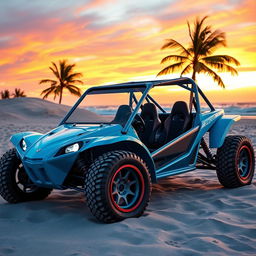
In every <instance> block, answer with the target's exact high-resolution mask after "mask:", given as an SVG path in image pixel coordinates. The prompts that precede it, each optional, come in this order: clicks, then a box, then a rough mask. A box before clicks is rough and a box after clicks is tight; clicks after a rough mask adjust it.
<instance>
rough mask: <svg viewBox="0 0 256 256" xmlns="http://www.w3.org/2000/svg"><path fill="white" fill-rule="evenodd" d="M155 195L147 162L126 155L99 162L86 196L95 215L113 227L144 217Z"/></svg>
mask: <svg viewBox="0 0 256 256" xmlns="http://www.w3.org/2000/svg"><path fill="white" fill-rule="evenodd" d="M150 194H151V179H150V175H149V172H148V169H147V166H146V164H145V163H144V161H143V160H142V159H141V158H140V157H139V156H137V155H135V154H134V153H131V152H126V151H112V152H108V153H105V154H103V155H102V156H100V157H99V158H97V159H96V160H95V161H94V162H93V164H92V165H91V166H90V168H89V170H88V172H87V173H86V177H85V196H86V199H87V204H88V206H89V208H90V210H91V212H92V214H93V215H94V216H95V217H96V218H97V219H98V220H100V221H102V222H106V223H111V222H115V221H120V220H122V219H125V218H131V217H138V216H140V215H142V214H143V212H144V210H145V208H146V206H147V204H148V201H149V198H150Z"/></svg>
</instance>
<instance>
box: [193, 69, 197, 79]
mask: <svg viewBox="0 0 256 256" xmlns="http://www.w3.org/2000/svg"><path fill="white" fill-rule="evenodd" d="M192 79H193V80H194V81H196V71H195V69H193V74H192Z"/></svg>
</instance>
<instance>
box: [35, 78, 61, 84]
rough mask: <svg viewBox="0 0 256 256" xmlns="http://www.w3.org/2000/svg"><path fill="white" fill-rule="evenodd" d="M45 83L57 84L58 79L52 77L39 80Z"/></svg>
mask: <svg viewBox="0 0 256 256" xmlns="http://www.w3.org/2000/svg"><path fill="white" fill-rule="evenodd" d="M45 83H51V84H53V85H55V84H57V81H55V80H52V79H43V80H41V81H40V82H39V84H45Z"/></svg>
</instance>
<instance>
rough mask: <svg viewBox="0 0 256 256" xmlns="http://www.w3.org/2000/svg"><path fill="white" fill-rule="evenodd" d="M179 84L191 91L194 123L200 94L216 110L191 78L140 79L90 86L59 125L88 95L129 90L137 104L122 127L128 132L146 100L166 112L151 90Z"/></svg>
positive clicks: (63, 122) (197, 119) (197, 116)
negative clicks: (138, 92) (138, 95)
mask: <svg viewBox="0 0 256 256" xmlns="http://www.w3.org/2000/svg"><path fill="white" fill-rule="evenodd" d="M172 85H177V86H179V87H181V88H183V89H185V90H188V91H190V102H189V109H190V111H191V110H192V106H194V108H195V110H196V113H195V118H194V125H198V124H199V123H200V112H201V106H200V101H199V94H200V95H201V97H202V98H203V99H204V101H205V103H206V104H207V105H208V107H209V108H210V110H211V111H214V110H215V109H214V107H213V105H212V104H211V103H210V101H209V100H208V99H207V97H206V96H205V94H204V93H203V92H202V90H201V89H200V88H199V87H198V85H197V84H196V83H195V82H194V81H193V80H192V79H190V78H185V77H184V78H183V77H182V78H178V79H165V80H153V81H140V82H127V83H120V84H113V85H103V86H96V87H91V88H89V89H88V90H87V91H86V92H85V93H84V94H83V95H82V96H81V97H80V99H79V100H78V101H77V102H76V104H75V105H74V106H73V107H72V108H71V109H70V111H69V112H68V113H67V115H66V116H65V117H64V119H63V120H62V121H61V122H60V124H59V125H62V124H65V123H66V121H67V119H68V118H69V117H70V116H71V114H72V113H73V112H74V111H75V109H76V108H77V107H78V106H79V104H80V103H81V102H82V101H83V99H84V98H85V97H86V95H88V94H90V93H93V94H101V93H105V92H106V91H108V92H109V93H111V92H113V93H114V92H120V91H123V90H125V91H127V92H129V93H130V97H129V106H130V107H131V108H132V105H133V103H135V104H136V106H135V108H134V109H133V112H132V114H131V116H130V118H129V119H128V121H127V122H126V124H125V125H124V127H123V129H122V133H123V134H126V133H127V131H128V129H129V127H130V126H131V124H132V122H133V120H134V118H135V116H136V114H137V113H138V111H139V109H140V108H141V106H142V103H143V101H144V100H146V101H147V102H148V103H153V104H155V105H156V107H157V108H158V109H159V110H160V111H161V112H162V113H166V111H165V110H164V108H163V107H162V106H161V105H160V104H159V103H158V102H157V101H156V100H155V99H154V98H153V97H152V96H151V95H150V90H151V89H152V88H154V87H157V86H172ZM134 89H137V90H138V91H141V92H142V93H143V94H142V97H141V98H140V99H139V100H137V98H136V96H135V95H134Z"/></svg>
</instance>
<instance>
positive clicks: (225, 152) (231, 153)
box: [216, 135, 255, 188]
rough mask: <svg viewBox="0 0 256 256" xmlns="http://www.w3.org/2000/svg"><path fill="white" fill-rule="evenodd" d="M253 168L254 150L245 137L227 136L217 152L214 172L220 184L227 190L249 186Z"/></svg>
mask: <svg viewBox="0 0 256 256" xmlns="http://www.w3.org/2000/svg"><path fill="white" fill-rule="evenodd" d="M254 168H255V157H254V150H253V146H252V143H251V141H250V140H249V139H248V138H247V137H245V136H236V135H233V136H227V137H226V139H225V141H224V144H223V145H222V146H221V147H220V148H219V149H218V150H217V157H216V172H217V176H218V179H219V181H220V183H221V184H222V185H223V186H224V187H227V188H236V187H240V186H244V185H249V184H251V182H252V179H253V175H254Z"/></svg>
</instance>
